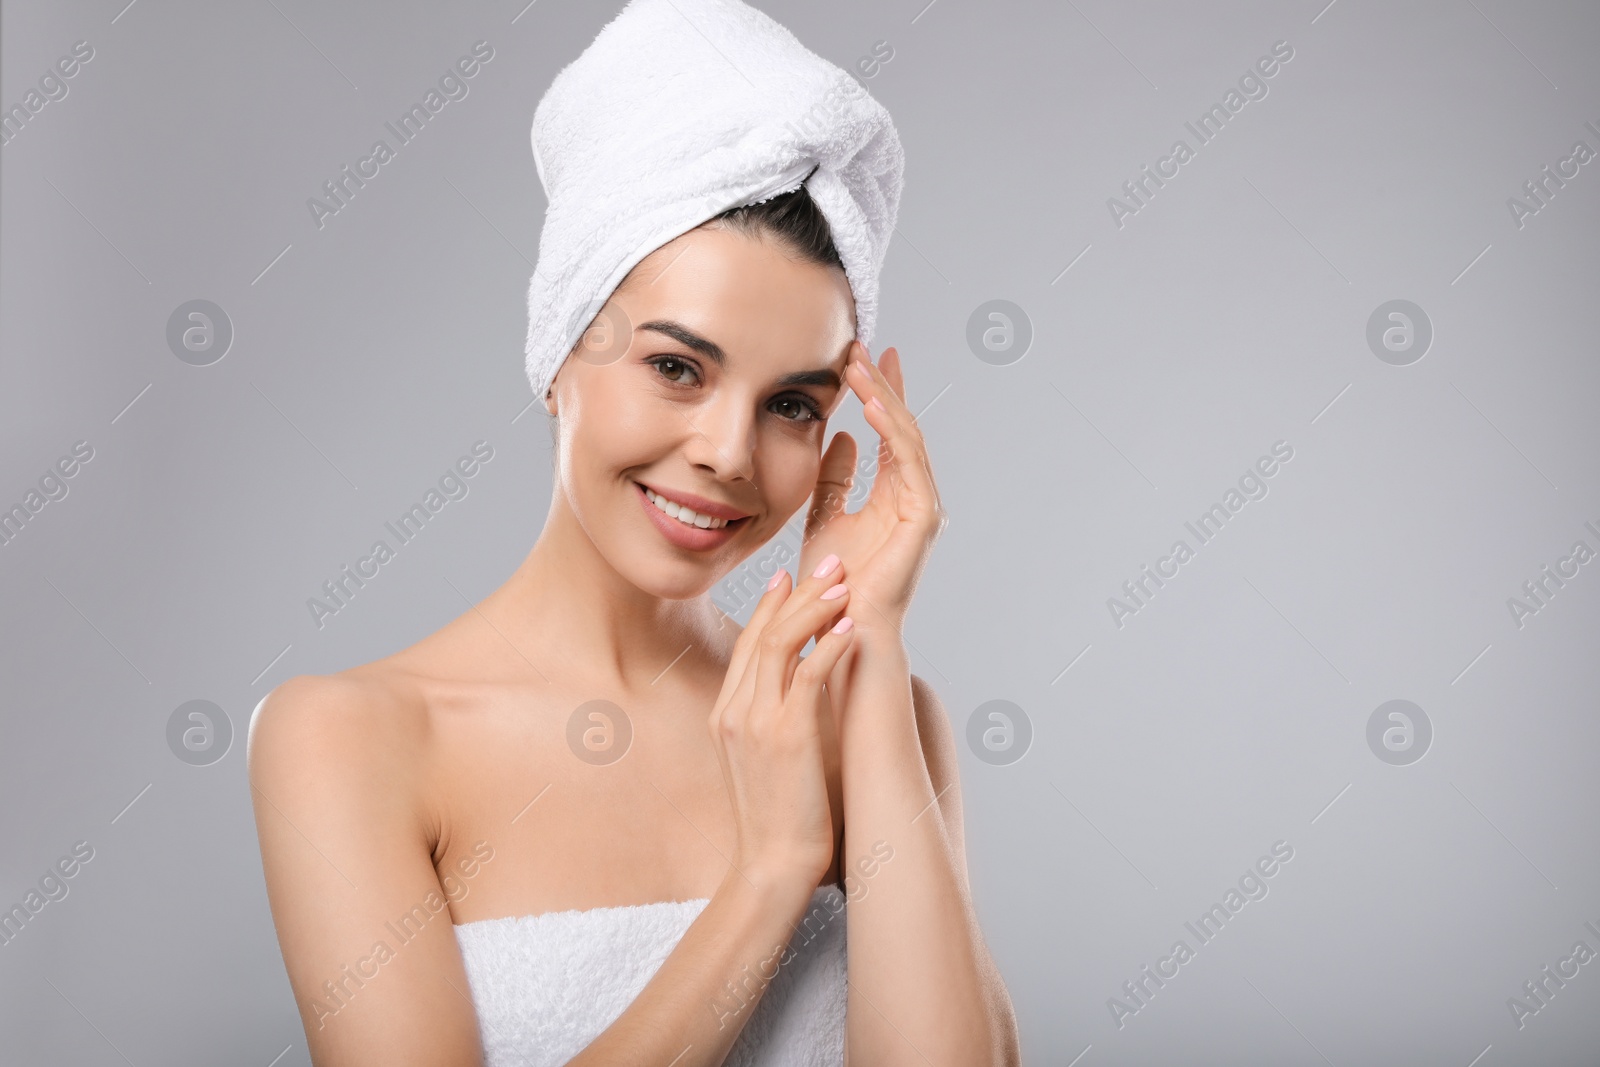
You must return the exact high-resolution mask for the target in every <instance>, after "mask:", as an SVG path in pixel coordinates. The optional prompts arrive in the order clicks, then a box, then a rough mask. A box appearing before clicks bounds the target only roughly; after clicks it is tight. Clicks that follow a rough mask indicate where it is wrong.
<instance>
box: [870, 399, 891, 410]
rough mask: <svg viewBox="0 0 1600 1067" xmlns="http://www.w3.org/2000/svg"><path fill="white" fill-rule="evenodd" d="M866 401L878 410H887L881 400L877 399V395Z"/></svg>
mask: <svg viewBox="0 0 1600 1067" xmlns="http://www.w3.org/2000/svg"><path fill="white" fill-rule="evenodd" d="M867 403H869V404H871V405H872V406H873V407H875V408H877V409H878V410H879V411H887V410H889V409H888V408H886V407H884V406H883V401H881V400H879V399H878V398H877V397H873V398H872V399H871V400H869V401H867Z"/></svg>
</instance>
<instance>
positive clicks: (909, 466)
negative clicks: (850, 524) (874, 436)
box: [850, 367, 939, 512]
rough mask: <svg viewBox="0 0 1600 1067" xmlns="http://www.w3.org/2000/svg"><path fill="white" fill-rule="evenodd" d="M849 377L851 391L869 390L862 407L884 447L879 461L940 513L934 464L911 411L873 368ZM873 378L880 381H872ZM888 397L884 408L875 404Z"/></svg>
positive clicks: (883, 403)
mask: <svg viewBox="0 0 1600 1067" xmlns="http://www.w3.org/2000/svg"><path fill="white" fill-rule="evenodd" d="M850 373H851V374H852V375H853V377H854V380H852V382H851V385H852V387H855V388H856V389H857V392H858V393H861V392H862V391H863V387H864V388H865V389H866V396H867V397H868V399H866V400H865V401H864V402H863V403H864V405H865V413H866V419H867V425H869V426H871V427H872V428H873V429H874V430H876V431H877V432H878V435H879V436H880V437H881V438H882V439H883V444H884V446H885V447H884V448H882V449H880V450H879V453H878V454H879V457H880V459H886V460H887V462H888V465H889V466H890V468H891V469H892V470H893V472H894V473H895V475H896V476H897V477H899V479H900V480H901V481H902V482H903V483H904V484H905V486H906V488H907V489H909V490H910V491H911V492H912V493H913V494H915V495H916V496H917V497H918V499H920V500H922V501H925V502H926V506H927V507H928V509H929V510H930V511H933V512H937V511H938V509H939V490H938V487H937V486H935V485H934V482H933V472H932V463H931V462H930V461H929V459H928V453H927V446H926V444H925V443H924V441H923V438H922V431H921V430H920V429H919V428H918V427H917V425H916V420H915V419H914V418H913V417H912V415H911V412H910V410H909V409H908V408H907V407H906V406H905V403H904V402H903V401H902V400H901V399H900V398H899V397H898V396H895V395H894V391H893V390H892V389H891V388H889V383H888V381H887V380H885V379H883V378H882V374H881V372H879V371H878V370H877V368H875V367H874V368H872V372H871V373H869V372H868V370H867V369H865V368H861V367H858V368H857V369H855V370H853V371H851V372H850ZM873 374H876V375H877V377H873V376H872V375H873ZM862 376H866V378H867V380H866V381H865V382H863V381H861V378H862ZM885 396H887V397H889V398H890V399H888V400H882V401H881V402H882V406H881V407H879V406H876V405H875V403H874V401H880V400H881V398H883V397H885ZM881 473H882V472H881V470H880V474H881ZM874 488H876V486H874Z"/></svg>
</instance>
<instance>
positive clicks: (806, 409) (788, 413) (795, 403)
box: [772, 396, 822, 422]
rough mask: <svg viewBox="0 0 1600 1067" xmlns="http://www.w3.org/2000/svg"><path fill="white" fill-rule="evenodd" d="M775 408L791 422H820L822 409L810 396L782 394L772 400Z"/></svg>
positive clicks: (782, 416)
mask: <svg viewBox="0 0 1600 1067" xmlns="http://www.w3.org/2000/svg"><path fill="white" fill-rule="evenodd" d="M772 407H773V410H774V411H775V412H776V413H777V414H778V415H779V416H780V417H781V418H785V419H788V420H789V421H790V422H819V421H821V419H822V411H821V410H820V409H819V408H818V407H817V405H816V403H815V402H814V401H812V400H811V398H810V397H801V396H780V397H779V398H778V399H776V400H774V401H773V402H772Z"/></svg>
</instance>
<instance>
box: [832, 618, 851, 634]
mask: <svg viewBox="0 0 1600 1067" xmlns="http://www.w3.org/2000/svg"><path fill="white" fill-rule="evenodd" d="M854 625H855V620H854V619H852V618H850V616H848V615H846V616H845V617H844V618H842V619H840V620H839V622H838V624H837V625H835V626H834V628H833V632H834V633H836V634H847V633H849V632H850V627H852V626H854Z"/></svg>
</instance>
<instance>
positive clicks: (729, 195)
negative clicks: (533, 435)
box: [526, 0, 905, 398]
mask: <svg viewBox="0 0 1600 1067" xmlns="http://www.w3.org/2000/svg"><path fill="white" fill-rule="evenodd" d="M533 156H534V163H535V165H536V166H537V168H538V171H539V180H540V182H542V183H543V185H544V189H545V195H546V197H547V199H548V202H549V203H548V207H547V208H546V212H545V222H544V232H543V234H542V235H541V237H540V239H539V263H538V266H537V267H536V268H535V269H534V273H533V278H532V279H531V280H530V282H529V284H528V342H527V352H526V355H527V372H528V381H529V382H530V383H531V384H532V385H533V389H534V395H535V396H537V397H541V398H542V397H543V396H544V393H545V390H546V389H547V388H548V387H549V384H550V382H551V380H552V379H553V378H554V377H555V374H556V371H557V369H558V368H559V367H560V366H561V363H562V361H563V360H564V359H565V358H566V356H567V353H568V352H570V351H571V350H572V346H573V345H574V343H576V341H577V339H578V338H579V336H581V334H582V333H583V331H584V330H585V329H587V328H588V326H589V324H590V322H591V320H592V319H593V318H594V315H595V313H596V312H598V311H599V310H600V307H601V306H602V305H603V304H604V303H605V301H606V299H607V298H608V297H609V296H610V295H611V292H612V290H614V289H615V288H616V287H617V285H618V283H620V282H621V281H622V279H623V278H624V277H625V276H626V275H627V273H628V271H629V270H631V269H633V267H634V266H635V265H636V264H637V263H638V262H639V261H640V260H641V259H643V258H644V257H645V256H647V255H649V254H650V253H651V252H653V251H655V250H656V249H657V248H659V247H661V246H662V245H664V244H666V243H667V242H668V241H670V240H672V239H673V238H675V237H677V236H679V235H680V234H683V233H686V232H687V231H689V230H691V229H693V228H694V227H696V226H698V225H699V224H701V223H702V222H705V221H706V220H707V219H709V218H712V217H713V216H715V215H717V214H720V213H721V212H723V211H725V210H727V209H728V208H731V207H739V206H742V205H745V204H752V203H756V202H758V201H761V200H766V199H769V198H771V197H773V196H776V195H778V194H779V193H783V192H789V191H790V190H793V189H795V188H797V187H799V185H800V184H801V182H802V181H804V182H805V185H806V188H807V189H808V190H809V191H810V193H811V196H812V198H813V199H814V200H816V202H817V204H818V206H819V207H820V208H821V209H822V212H823V214H824V215H825V216H826V217H827V219H828V225H829V227H830V228H831V230H832V231H833V241H834V244H835V246H836V247H837V248H838V250H839V258H840V259H841V260H843V261H844V268H845V274H846V276H847V277H848V278H849V281H850V288H851V291H852V292H853V294H854V297H855V305H856V336H857V337H858V338H859V339H860V340H861V342H862V343H863V344H866V343H869V342H870V340H871V338H872V330H873V326H874V324H875V322H876V320H877V313H878V272H879V270H880V269H881V268H882V266H883V258H884V253H885V252H886V251H887V249H888V245H889V236H890V234H891V233H892V232H893V230H894V221H895V214H896V212H897V211H898V210H899V206H900V187H901V175H902V172H903V170H904V167H905V156H904V152H903V150H902V149H901V146H900V138H899V135H898V134H896V133H895V129H894V124H893V123H892V122H891V121H890V118H889V113H888V112H887V111H886V110H885V109H884V107H883V105H882V104H880V103H878V102H877V101H876V100H874V99H872V97H871V96H869V95H868V94H867V91H866V90H865V89H864V88H862V87H861V84H860V83H859V82H857V81H856V80H855V79H853V78H851V77H850V76H849V75H848V74H846V73H845V72H844V71H843V70H841V69H839V68H838V67H836V66H834V65H833V64H832V63H829V62H828V61H827V60H825V59H822V58H821V57H820V56H817V55H816V54H814V53H812V52H810V51H808V50H807V49H806V48H805V46H804V45H802V44H801V43H800V42H799V41H798V40H796V39H795V37H794V35H793V34H792V33H790V32H789V31H788V30H787V29H785V28H784V27H782V26H780V25H779V24H778V23H776V22H774V21H773V20H772V19H771V18H769V17H768V16H766V15H764V14H762V13H761V12H760V11H757V10H756V9H755V8H753V7H750V6H749V5H748V4H744V3H741V2H739V0H630V3H628V5H627V6H626V7H625V8H623V10H622V13H621V14H619V15H618V16H617V17H616V18H615V19H613V20H612V21H611V22H610V23H608V24H607V25H606V27H605V28H604V29H602V30H601V31H600V34H599V35H598V36H597V37H596V38H595V39H594V42H593V43H592V44H591V45H590V46H589V47H588V48H587V49H585V50H584V52H583V54H582V55H580V56H579V57H578V58H577V59H576V60H574V61H573V62H572V63H570V64H568V65H567V66H566V67H565V68H563V69H562V70H561V72H560V73H559V74H557V75H556V78H555V81H554V82H552V83H551V85H550V88H549V89H548V90H547V91H546V92H545V94H544V98H543V99H542V100H540V101H539V106H538V108H537V109H536V110H535V112H534V117H533ZM813 170H814V171H815V173H813ZM807 175H810V177H809V178H807Z"/></svg>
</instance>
